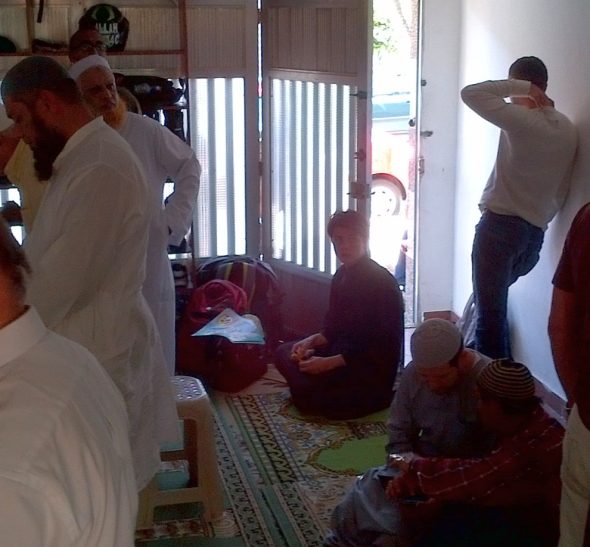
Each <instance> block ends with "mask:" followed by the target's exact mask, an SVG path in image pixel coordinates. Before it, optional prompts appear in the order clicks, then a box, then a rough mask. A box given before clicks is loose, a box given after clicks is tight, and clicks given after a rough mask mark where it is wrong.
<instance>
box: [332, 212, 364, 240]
mask: <svg viewBox="0 0 590 547" xmlns="http://www.w3.org/2000/svg"><path fill="white" fill-rule="evenodd" d="M336 228H346V229H347V230H350V231H351V232H354V233H355V234H357V235H359V236H361V237H362V238H363V239H367V238H368V237H369V223H368V222H367V219H366V218H365V217H364V216H363V215H361V214H360V213H358V212H357V211H353V210H351V209H349V210H348V211H336V212H335V213H334V214H333V215H332V216H331V218H330V221H329V222H328V228H327V230H328V235H329V236H330V237H332V235H333V234H334V230H335V229H336Z"/></svg>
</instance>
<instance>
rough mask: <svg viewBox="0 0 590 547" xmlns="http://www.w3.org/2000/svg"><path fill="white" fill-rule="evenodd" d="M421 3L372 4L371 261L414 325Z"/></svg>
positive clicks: (386, 0)
mask: <svg viewBox="0 0 590 547" xmlns="http://www.w3.org/2000/svg"><path fill="white" fill-rule="evenodd" d="M419 15H420V5H419V0H373V72H372V77H373V92H372V131H371V143H372V173H373V177H372V192H371V241H370V247H371V257H372V258H373V259H374V260H376V261H377V262H378V263H379V264H381V265H382V266H384V267H385V268H387V269H388V270H389V271H390V272H391V273H392V274H393V275H395V277H396V279H397V281H398V283H399V285H400V288H401V289H402V291H403V295H404V303H405V310H406V313H405V322H406V325H407V326H412V325H413V324H414V323H415V313H414V310H415V301H416V294H415V292H416V290H415V289H416V283H415V260H414V256H415V254H414V249H415V216H416V215H415V203H416V200H415V195H416V177H417V164H418V163H417V160H416V158H417V148H416V142H417V140H416V134H417V125H418V124H417V120H416V116H417V99H418V81H419V77H418V70H419V63H418V59H419V56H418V43H419V40H418V38H419V25H420V16H419Z"/></svg>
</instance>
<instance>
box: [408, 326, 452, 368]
mask: <svg viewBox="0 0 590 547" xmlns="http://www.w3.org/2000/svg"><path fill="white" fill-rule="evenodd" d="M462 347H463V337H462V336H461V333H460V332H459V329H458V328H457V327H456V326H455V325H454V324H453V323H451V322H450V321H446V320H445V319H428V320H427V321H424V323H422V324H421V325H419V326H418V327H416V330H415V331H414V334H412V338H411V339H410V351H411V352H412V361H413V363H414V364H415V365H416V366H419V367H426V368H429V367H436V366H439V365H443V364H445V363H448V362H449V361H450V360H451V359H453V357H455V356H456V355H457V353H459V350H460V349H461V348H462Z"/></svg>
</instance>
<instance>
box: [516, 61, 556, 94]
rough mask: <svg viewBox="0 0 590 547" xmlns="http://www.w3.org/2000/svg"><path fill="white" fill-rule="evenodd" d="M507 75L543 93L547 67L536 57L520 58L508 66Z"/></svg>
mask: <svg viewBox="0 0 590 547" xmlns="http://www.w3.org/2000/svg"><path fill="white" fill-rule="evenodd" d="M508 75H509V76H510V77H511V78H517V79H518V80H526V81H527V82H531V83H533V84H535V85H536V86H537V87H539V88H540V89H542V90H543V91H545V90H546V89H547V81H548V80H549V76H548V74H547V67H546V66H545V63H544V62H543V61H541V59H539V58H538V57H532V56H529V57H520V58H519V59H516V61H514V63H512V64H511V65H510V70H508Z"/></svg>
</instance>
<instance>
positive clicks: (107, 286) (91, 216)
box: [1, 57, 177, 489]
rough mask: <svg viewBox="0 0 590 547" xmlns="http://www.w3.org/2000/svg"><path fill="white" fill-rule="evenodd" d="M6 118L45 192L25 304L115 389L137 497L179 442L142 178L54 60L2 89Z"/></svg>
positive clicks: (30, 243) (21, 69) (35, 65)
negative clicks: (81, 350)
mask: <svg viewBox="0 0 590 547" xmlns="http://www.w3.org/2000/svg"><path fill="white" fill-rule="evenodd" d="M1 91H2V99H3V100H4V103H5V105H6V111H7V113H8V115H9V117H10V118H12V120H13V121H14V122H15V126H16V129H17V130H18V131H20V132H21V134H22V138H23V139H24V140H25V142H27V144H29V145H30V146H31V148H32V149H33V152H34V155H35V167H36V169H37V171H38V172H39V173H43V174H44V176H48V177H49V184H48V188H47V191H46V193H45V196H44V198H43V202H42V203H41V207H40V209H39V213H38V215H37V218H36V220H35V230H34V231H33V232H32V233H31V235H30V236H29V237H28V238H27V240H26V242H25V250H26V253H27V256H28V258H29V261H30V263H31V266H32V268H33V271H35V277H34V278H33V279H32V281H31V284H30V287H29V292H28V302H29V303H31V304H34V305H35V307H36V308H37V310H38V311H39V314H40V315H41V317H42V319H43V320H44V322H45V323H46V325H47V326H48V327H49V328H50V329H52V330H55V331H56V332H58V333H60V334H62V335H64V336H66V337H68V338H70V339H72V340H74V341H76V342H79V343H80V344H82V345H83V346H85V347H86V348H87V349H89V350H90V351H91V352H92V353H93V354H94V355H95V356H96V357H97V359H98V361H99V362H100V363H101V364H102V366H103V367H104V368H105V370H106V371H107V372H108V373H109V375H110V376H111V378H112V379H113V380H114V382H115V384H116V385H117V387H118V388H119V389H120V391H121V393H122V394H123V398H124V399H125V403H126V405H127V411H128V413H129V421H130V433H131V437H130V439H131V449H132V453H133V460H134V465H135V476H136V481H137V486H138V488H139V489H141V488H143V487H144V486H146V484H147V483H148V482H149V481H150V479H151V478H152V477H153V475H154V474H155V473H156V471H157V468H158V465H159V443H161V442H166V441H170V440H172V439H174V438H175V437H176V431H177V426H176V420H177V417H176V410H175V406H174V398H173V394H172V389H171V385H170V382H169V377H168V374H167V372H166V366H165V360H164V356H163V352H162V348H161V344H160V341H159V337H158V334H157V331H156V327H155V323H154V320H153V317H152V315H151V313H150V311H149V308H148V306H147V304H146V302H145V299H144V297H143V295H142V293H141V288H142V284H143V280H144V276H145V254H146V248H147V234H148V225H149V207H150V205H149V200H148V192H147V190H146V183H145V177H144V175H143V172H142V170H141V167H140V166H139V164H138V161H137V158H136V157H135V155H134V154H133V152H132V151H131V149H130V148H129V146H128V145H127V143H126V142H125V141H124V140H123V139H122V138H121V137H120V136H119V135H118V134H117V133H116V132H115V131H113V130H112V129H111V128H110V127H108V126H107V125H106V124H105V123H104V122H103V120H102V119H101V118H96V119H93V116H92V114H91V113H90V112H89V111H88V109H87V107H86V105H85V104H84V102H83V100H82V98H81V96H80V93H79V90H78V88H77V86H76V84H75V82H74V81H73V80H71V79H70V78H69V76H68V74H67V72H65V70H64V69H63V68H62V67H61V66H60V65H59V64H58V63H57V62H55V61H54V60H52V59H49V58H45V57H29V58H27V59H25V60H23V61H21V62H20V63H18V64H17V65H16V66H15V67H13V68H12V69H11V70H9V71H8V73H7V74H6V76H5V78H4V80H3V81H2V86H1Z"/></svg>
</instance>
